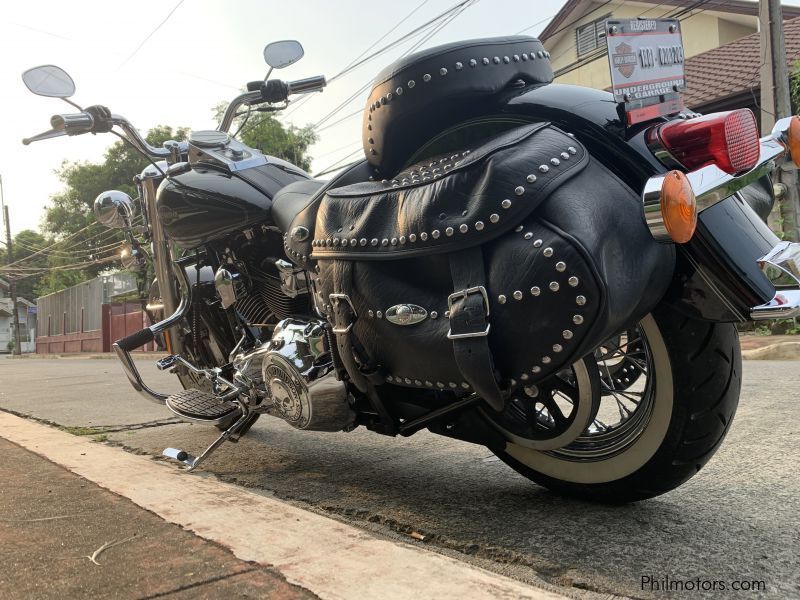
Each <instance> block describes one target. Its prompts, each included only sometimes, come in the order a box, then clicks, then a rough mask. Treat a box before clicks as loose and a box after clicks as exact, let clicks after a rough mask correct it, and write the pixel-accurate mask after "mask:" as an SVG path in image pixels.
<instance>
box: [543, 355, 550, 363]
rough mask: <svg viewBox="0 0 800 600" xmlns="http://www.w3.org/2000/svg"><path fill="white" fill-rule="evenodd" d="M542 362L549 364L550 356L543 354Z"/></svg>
mask: <svg viewBox="0 0 800 600" xmlns="http://www.w3.org/2000/svg"><path fill="white" fill-rule="evenodd" d="M542 363H543V364H545V365H549V364H550V357H549V356H543V357H542Z"/></svg>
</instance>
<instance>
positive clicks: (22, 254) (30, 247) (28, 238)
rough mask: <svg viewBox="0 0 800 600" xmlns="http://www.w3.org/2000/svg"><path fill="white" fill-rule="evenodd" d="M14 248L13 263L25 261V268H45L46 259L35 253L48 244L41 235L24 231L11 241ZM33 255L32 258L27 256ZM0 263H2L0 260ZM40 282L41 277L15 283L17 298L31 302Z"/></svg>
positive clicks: (35, 295) (28, 230)
mask: <svg viewBox="0 0 800 600" xmlns="http://www.w3.org/2000/svg"><path fill="white" fill-rule="evenodd" d="M12 242H13V247H14V261H18V260H23V259H27V260H25V263H24V265H25V267H30V268H43V267H46V266H47V257H46V256H45V255H44V254H39V253H37V250H41V249H42V248H44V247H45V246H48V245H49V244H50V242H49V241H48V240H47V238H45V237H44V236H43V235H42V234H41V233H38V232H36V231H32V230H30V229H25V230H23V231H20V232H19V233H18V234H17V235H16V236H14V239H13V240H12ZM31 255H34V256H33V257H32V258H28V257H29V256H31ZM0 262H4V261H2V260H0ZM40 281H41V275H36V276H33V277H26V278H24V279H20V280H18V281H17V296H18V297H20V298H25V299H26V300H29V301H31V302H33V301H34V299H35V298H36V297H37V295H38V294H37V293H36V287H37V286H38V285H39V283H40Z"/></svg>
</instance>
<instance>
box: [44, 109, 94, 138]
mask: <svg viewBox="0 0 800 600" xmlns="http://www.w3.org/2000/svg"><path fill="white" fill-rule="evenodd" d="M50 126H51V127H52V128H53V129H54V130H55V131H63V132H64V133H66V134H67V135H78V134H81V133H88V132H89V131H91V130H92V127H94V119H93V118H92V115H90V114H89V113H88V112H79V113H71V114H66V115H53V116H52V117H50Z"/></svg>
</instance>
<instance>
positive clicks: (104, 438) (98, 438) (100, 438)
mask: <svg viewBox="0 0 800 600" xmlns="http://www.w3.org/2000/svg"><path fill="white" fill-rule="evenodd" d="M92 439H93V440H94V441H95V442H107V441H108V434H105V433H101V434H100V435H96V436H94V437H93V438H92Z"/></svg>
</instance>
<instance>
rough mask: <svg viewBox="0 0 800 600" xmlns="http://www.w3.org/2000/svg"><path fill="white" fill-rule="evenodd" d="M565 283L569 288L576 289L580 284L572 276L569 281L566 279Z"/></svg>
mask: <svg viewBox="0 0 800 600" xmlns="http://www.w3.org/2000/svg"><path fill="white" fill-rule="evenodd" d="M567 283H568V284H569V285H570V286H571V287H578V283H580V281H578V278H577V277H575V275H573V276H572V277H570V278H569V279H567Z"/></svg>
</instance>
